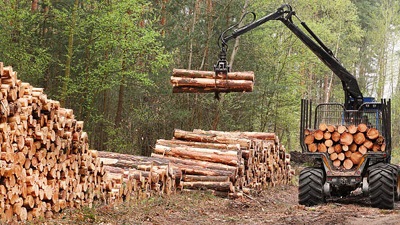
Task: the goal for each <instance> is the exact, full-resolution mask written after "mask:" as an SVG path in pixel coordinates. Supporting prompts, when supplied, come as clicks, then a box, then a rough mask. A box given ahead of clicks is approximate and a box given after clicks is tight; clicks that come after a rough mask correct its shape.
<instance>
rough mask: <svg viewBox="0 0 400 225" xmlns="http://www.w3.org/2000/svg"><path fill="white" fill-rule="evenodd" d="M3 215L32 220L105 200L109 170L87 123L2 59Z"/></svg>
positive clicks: (0, 195) (0, 187)
mask: <svg viewBox="0 0 400 225" xmlns="http://www.w3.org/2000/svg"><path fill="white" fill-rule="evenodd" d="M0 75H1V80H0V81H1V87H0V143H1V151H0V219H1V221H3V222H4V221H10V220H11V219H15V218H16V219H18V220H22V221H24V220H31V219H33V218H37V217H43V216H50V215H52V214H53V213H55V212H59V211H60V210H62V209H64V208H66V207H81V206H84V205H91V204H92V202H93V200H94V199H96V198H101V193H102V192H103V188H104V185H105V183H106V181H105V180H104V175H105V173H104V170H103V168H102V165H101V163H100V161H99V159H97V158H96V157H94V156H93V152H92V151H91V150H89V146H88V135H87V133H86V132H84V131H83V122H82V121H77V120H76V119H75V118H74V114H73V111H72V110H71V109H65V108H62V107H60V103H59V102H58V101H54V100H51V99H48V98H47V95H46V94H45V93H44V91H43V89H42V88H35V87H33V86H31V85H30V84H29V83H24V82H22V81H20V80H19V79H18V78H17V72H15V71H13V69H12V67H9V66H8V67H4V66H3V64H2V63H0Z"/></svg>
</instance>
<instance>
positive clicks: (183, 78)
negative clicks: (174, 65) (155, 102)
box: [171, 69, 254, 93]
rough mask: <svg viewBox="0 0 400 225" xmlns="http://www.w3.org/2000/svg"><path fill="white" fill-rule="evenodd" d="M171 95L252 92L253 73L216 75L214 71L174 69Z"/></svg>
mask: <svg viewBox="0 0 400 225" xmlns="http://www.w3.org/2000/svg"><path fill="white" fill-rule="evenodd" d="M171 84H172V86H173V89H172V92H173V93H212V92H217V93H228V92H252V91H253V87H254V72H252V71H247V72H229V73H226V74H225V73H216V72H214V71H201V70H186V69H174V70H173V72H172V76H171Z"/></svg>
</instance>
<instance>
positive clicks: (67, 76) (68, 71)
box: [60, 0, 79, 106]
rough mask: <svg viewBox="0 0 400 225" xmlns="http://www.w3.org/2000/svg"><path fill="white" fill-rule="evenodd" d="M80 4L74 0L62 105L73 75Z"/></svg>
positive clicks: (77, 0)
mask: <svg viewBox="0 0 400 225" xmlns="http://www.w3.org/2000/svg"><path fill="white" fill-rule="evenodd" d="M78 4H79V0H75V1H74V7H73V9H72V15H71V26H70V29H69V36H68V48H67V61H66V63H65V75H64V78H65V80H64V83H63V86H62V91H61V96H60V97H61V99H60V103H61V105H62V106H64V105H65V100H66V98H67V93H68V92H67V86H68V82H70V81H69V79H70V76H71V62H72V57H73V53H74V34H75V27H76V17H77V16H76V14H77V11H78Z"/></svg>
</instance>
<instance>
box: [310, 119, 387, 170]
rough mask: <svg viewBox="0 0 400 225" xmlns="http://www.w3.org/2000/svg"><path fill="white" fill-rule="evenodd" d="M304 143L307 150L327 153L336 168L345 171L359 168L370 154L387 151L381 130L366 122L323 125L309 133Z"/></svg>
mask: <svg viewBox="0 0 400 225" xmlns="http://www.w3.org/2000/svg"><path fill="white" fill-rule="evenodd" d="M304 143H305V144H306V145H307V147H308V151H310V152H322V153H326V154H327V155H328V158H329V159H330V160H331V161H332V165H333V166H334V167H335V168H337V169H345V170H350V169H353V168H356V167H357V166H358V165H359V164H360V163H361V162H362V159H363V156H364V155H365V154H367V153H368V152H384V151H385V146H386V144H385V140H384V138H383V136H382V135H381V134H380V133H379V131H378V130H377V129H376V128H373V127H368V126H367V125H366V124H363V123H361V124H359V125H358V126H355V125H348V126H344V125H339V126H334V125H327V124H320V125H319V128H318V129H316V130H306V132H305V137H304Z"/></svg>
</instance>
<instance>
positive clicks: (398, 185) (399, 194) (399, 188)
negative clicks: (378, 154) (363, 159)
mask: <svg viewBox="0 0 400 225" xmlns="http://www.w3.org/2000/svg"><path fill="white" fill-rule="evenodd" d="M379 168H382V169H387V170H390V171H391V172H392V175H393V188H394V199H395V200H396V201H399V200H400V179H399V173H400V169H399V167H398V166H397V165H393V164H381V165H379Z"/></svg>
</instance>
